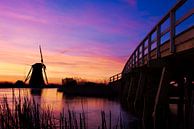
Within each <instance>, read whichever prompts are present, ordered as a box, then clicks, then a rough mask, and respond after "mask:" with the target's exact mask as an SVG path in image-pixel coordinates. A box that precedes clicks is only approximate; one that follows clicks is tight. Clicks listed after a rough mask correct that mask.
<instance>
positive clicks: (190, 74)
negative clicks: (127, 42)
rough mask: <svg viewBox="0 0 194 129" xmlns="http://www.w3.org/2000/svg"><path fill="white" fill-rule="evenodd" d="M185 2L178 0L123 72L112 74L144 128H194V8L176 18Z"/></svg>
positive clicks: (129, 107) (115, 84)
mask: <svg viewBox="0 0 194 129" xmlns="http://www.w3.org/2000/svg"><path fill="white" fill-rule="evenodd" d="M187 3H188V1H187V0H180V1H179V2H178V3H177V4H176V5H175V6H174V7H173V8H172V9H171V10H170V11H169V12H168V13H167V14H166V15H165V16H164V17H163V18H162V19H161V20H160V21H159V22H158V23H157V24H156V26H154V28H153V29H152V30H151V31H150V33H148V35H147V36H146V37H145V38H144V39H143V40H142V42H140V44H139V45H138V46H137V48H136V49H135V50H134V52H133V53H132V54H131V56H130V58H129V59H128V61H127V63H126V64H125V67H124V69H123V71H122V73H119V74H116V75H114V76H112V77H110V83H109V84H110V85H111V86H118V87H120V99H121V102H122V103H123V105H125V106H127V108H128V109H129V110H131V111H133V112H135V113H136V114H137V116H138V117H139V119H140V120H142V122H141V128H143V129H153V128H154V129H193V128H194V125H192V123H193V122H194V111H193V102H194V90H193V89H194V83H193V82H194V24H193V23H194V20H191V19H193V14H194V9H193V8H191V9H189V10H188V11H187V13H185V14H183V15H182V17H180V18H177V11H179V10H180V8H182V7H184V6H185V5H186V4H187ZM189 20H190V23H189V24H188V21H189ZM167 23H169V24H167ZM188 25H189V26H188ZM163 26H166V28H165V29H163ZM180 26H181V30H182V31H178V30H179V28H180Z"/></svg>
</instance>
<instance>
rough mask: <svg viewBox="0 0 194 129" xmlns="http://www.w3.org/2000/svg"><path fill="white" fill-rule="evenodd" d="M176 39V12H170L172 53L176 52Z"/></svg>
mask: <svg viewBox="0 0 194 129" xmlns="http://www.w3.org/2000/svg"><path fill="white" fill-rule="evenodd" d="M174 38H175V11H174V10H171V12H170V52H171V53H174V52H175V44H174Z"/></svg>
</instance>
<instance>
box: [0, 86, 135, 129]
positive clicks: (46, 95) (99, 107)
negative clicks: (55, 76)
mask: <svg viewBox="0 0 194 129" xmlns="http://www.w3.org/2000/svg"><path fill="white" fill-rule="evenodd" d="M13 91H14V94H15V96H16V97H18V96H19V93H20V96H21V98H22V97H25V96H28V97H33V98H34V99H35V101H36V102H37V103H39V104H40V106H41V108H43V109H46V108H48V106H49V107H51V108H52V109H53V112H54V115H55V116H56V117H59V114H60V112H62V111H63V110H64V111H65V113H67V111H68V109H70V110H73V111H75V112H76V113H81V112H82V111H83V110H84V112H85V114H86V123H87V127H88V128H89V129H97V127H98V126H99V125H101V111H105V113H106V116H107V119H109V115H108V114H109V112H110V111H111V113H112V123H113V126H114V125H115V124H116V123H117V122H118V121H119V117H120V116H121V117H122V120H123V123H124V125H125V127H126V128H129V129H133V127H132V126H133V125H134V124H132V123H133V122H134V121H135V120H136V119H135V117H133V116H132V115H130V114H129V113H127V112H126V111H125V110H124V109H123V108H122V107H121V105H120V103H119V102H117V101H114V100H110V99H105V98H91V97H67V96H65V95H64V94H63V93H61V92H57V89H54V88H53V89H43V90H42V92H41V94H32V92H31V89H29V88H23V89H18V88H14V89H12V88H5V89H0V100H2V98H3V96H6V97H7V99H8V101H9V103H10V104H11V103H12V97H13Z"/></svg>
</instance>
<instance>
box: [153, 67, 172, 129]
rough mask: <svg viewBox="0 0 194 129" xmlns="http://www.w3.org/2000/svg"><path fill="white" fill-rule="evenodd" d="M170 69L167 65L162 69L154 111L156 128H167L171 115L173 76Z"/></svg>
mask: <svg viewBox="0 0 194 129" xmlns="http://www.w3.org/2000/svg"><path fill="white" fill-rule="evenodd" d="M171 72H172V71H170V69H169V68H168V67H167V66H165V67H163V69H162V72H161V77H160V82H159V86H158V89H157V94H156V97H155V104H154V110H153V113H152V117H153V122H154V129H167V128H168V116H169V104H168V101H169V97H168V91H169V83H170V78H171Z"/></svg>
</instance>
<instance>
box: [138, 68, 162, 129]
mask: <svg viewBox="0 0 194 129" xmlns="http://www.w3.org/2000/svg"><path fill="white" fill-rule="evenodd" d="M160 73H161V68H147V77H146V78H147V84H146V87H145V90H144V106H143V116H142V126H143V129H153V119H152V113H153V110H154V101H155V96H156V92H157V88H158V84H159V81H160Z"/></svg>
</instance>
